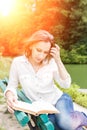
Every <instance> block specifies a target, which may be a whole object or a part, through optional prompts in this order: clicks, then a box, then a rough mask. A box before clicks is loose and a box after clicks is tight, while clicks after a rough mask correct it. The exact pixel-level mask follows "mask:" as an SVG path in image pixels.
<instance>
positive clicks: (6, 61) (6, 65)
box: [0, 56, 12, 79]
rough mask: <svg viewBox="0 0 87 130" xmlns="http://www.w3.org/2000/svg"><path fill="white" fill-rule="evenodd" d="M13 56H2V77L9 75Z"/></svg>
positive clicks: (0, 74) (0, 65) (0, 64)
mask: <svg viewBox="0 0 87 130" xmlns="http://www.w3.org/2000/svg"><path fill="white" fill-rule="evenodd" d="M11 62H12V58H10V57H2V56H0V79H3V78H5V77H8V75H9V70H10V65H11Z"/></svg>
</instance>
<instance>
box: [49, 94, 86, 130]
mask: <svg viewBox="0 0 87 130" xmlns="http://www.w3.org/2000/svg"><path fill="white" fill-rule="evenodd" d="M55 107H56V108H57V109H58V110H59V111H60V113H59V114H49V115H48V116H49V119H50V120H51V121H52V122H53V124H54V126H55V130H83V129H82V126H87V116H86V115H85V114H84V113H82V112H78V111H74V108H73V101H72V99H71V97H70V96H69V95H68V94H65V93H64V94H63V95H62V96H61V98H60V99H59V100H58V101H57V103H56V105H55Z"/></svg>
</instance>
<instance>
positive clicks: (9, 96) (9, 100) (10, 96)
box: [6, 91, 17, 113]
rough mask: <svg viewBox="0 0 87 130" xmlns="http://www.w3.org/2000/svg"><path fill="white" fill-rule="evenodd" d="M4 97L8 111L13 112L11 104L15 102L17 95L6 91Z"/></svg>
mask: <svg viewBox="0 0 87 130" xmlns="http://www.w3.org/2000/svg"><path fill="white" fill-rule="evenodd" d="M6 99H7V100H6V101H7V108H8V111H9V112H10V113H14V110H13V105H14V102H15V103H17V97H16V96H15V95H14V94H13V93H12V92H11V91H7V92H6Z"/></svg>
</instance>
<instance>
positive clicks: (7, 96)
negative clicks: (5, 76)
mask: <svg viewBox="0 0 87 130" xmlns="http://www.w3.org/2000/svg"><path fill="white" fill-rule="evenodd" d="M13 95H14V94H13V93H12V92H11V91H10V90H8V91H7V92H6V94H5V97H6V98H9V97H12V96H13Z"/></svg>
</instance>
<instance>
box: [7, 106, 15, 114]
mask: <svg viewBox="0 0 87 130" xmlns="http://www.w3.org/2000/svg"><path fill="white" fill-rule="evenodd" d="M7 109H8V111H9V112H10V113H12V114H13V113H14V110H13V109H12V108H11V107H10V106H7Z"/></svg>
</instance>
